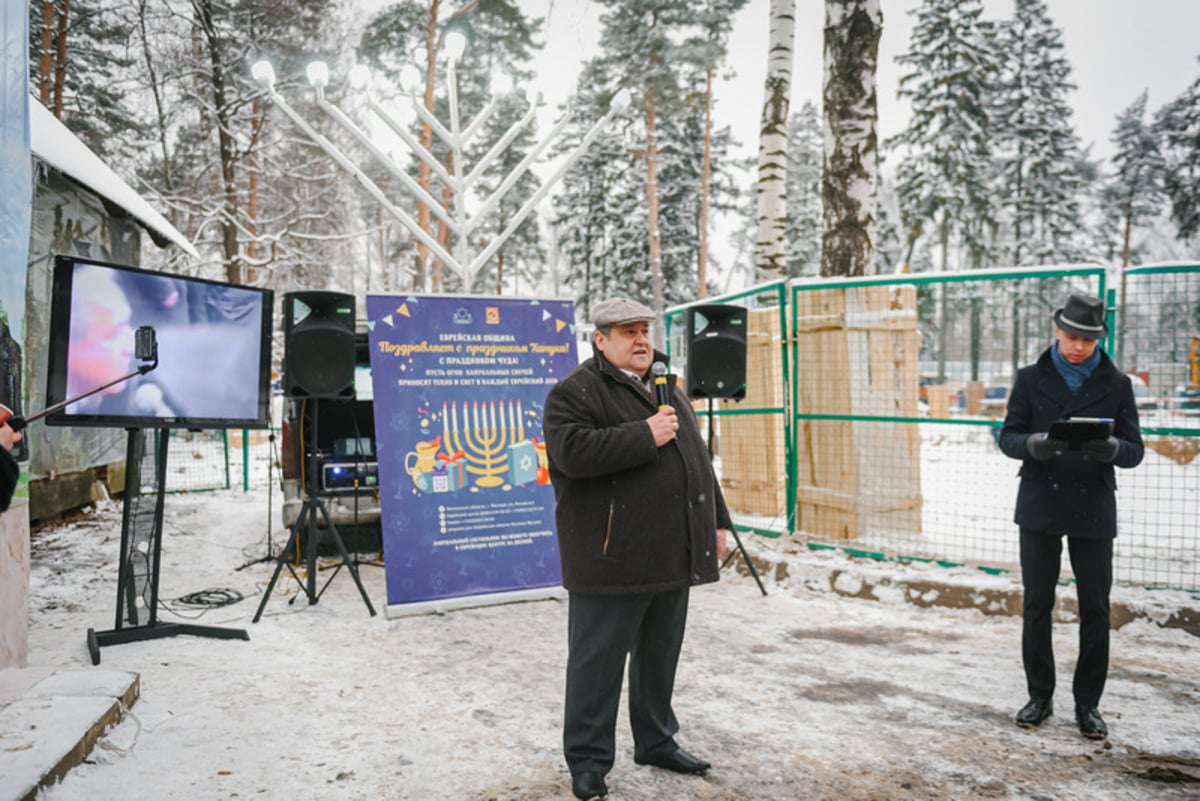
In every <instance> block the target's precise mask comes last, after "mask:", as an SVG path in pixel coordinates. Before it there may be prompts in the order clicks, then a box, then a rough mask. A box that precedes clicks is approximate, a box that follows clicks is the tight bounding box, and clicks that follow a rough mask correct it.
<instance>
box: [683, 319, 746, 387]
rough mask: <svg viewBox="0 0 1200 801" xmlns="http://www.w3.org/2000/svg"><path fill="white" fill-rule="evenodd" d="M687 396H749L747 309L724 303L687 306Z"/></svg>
mask: <svg viewBox="0 0 1200 801" xmlns="http://www.w3.org/2000/svg"><path fill="white" fill-rule="evenodd" d="M686 336H687V340H686V341H687V375H686V376H685V379H686V383H687V391H688V397H691V398H731V399H733V400H742V399H743V398H745V397H746V309H745V307H743V306H730V305H726V304H723V303H707V304H702V305H700V306H689V307H688V310H687V332H686Z"/></svg>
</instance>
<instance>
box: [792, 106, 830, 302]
mask: <svg viewBox="0 0 1200 801" xmlns="http://www.w3.org/2000/svg"><path fill="white" fill-rule="evenodd" d="M787 153H788V167H787V201H788V212H787V275H788V278H797V277H800V276H811V275H820V273H821V232H822V230H823V229H824V218H823V216H822V212H821V164H822V159H823V155H824V132H823V130H822V125H821V119H820V116H819V115H818V114H817V108H816V106H814V105H813V104H812V102H811V101H807V100H806V101H805V102H804V105H802V106H801V107H800V110H799V111H798V112H796V113H795V114H793V115H792V118H791V119H790V120H789V121H788V146H787Z"/></svg>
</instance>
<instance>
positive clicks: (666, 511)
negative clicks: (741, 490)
mask: <svg viewBox="0 0 1200 801" xmlns="http://www.w3.org/2000/svg"><path fill="white" fill-rule="evenodd" d="M655 359H657V360H659V361H663V362H666V357H665V356H664V355H662V354H660V353H656V354H655ZM670 378H671V387H672V393H673V394H672V397H671V405H672V406H673V407H674V408H675V412H676V414H677V415H678V419H679V430H678V432H677V435H676V438H675V439H674V440H672V441H670V442H668V443H667V444H666V445H664V446H662V447H661V448H659V447H657V446H655V444H654V435H653V433H651V431H650V426H649V425H647V423H646V418H648V417H650V416H652V415H653V414H655V413H656V412H657V410H658V409H657V406H656V405H655V403H654V402H653V401H652V400H651V398H650V396H649V395H648V394H647V393H646V391H645V390H644V389H643V388H642V387H641V386H639V385H638V384H637V383H636V382H635V381H634V380H633V379H632V378H631V377H630V376H628V375H627V374H626V373H624V372H622V371H621V370H619V369H617V368H616V367H615V366H613V364H612V363H611V362H609V361H608V360H607V359H606V358H605V357H604V354H603V353H602V352H600V351H599V350H596V351H595V355H594V356H593V357H592V358H590V359H588V360H587V361H585V362H583V363H582V364H581V365H579V367H577V368H576V369H575V370H574V371H573V372H572V373H571V374H570V375H568V376H567V377H566V378H564V379H563V380H562V381H560V382H559V383H558V384H555V385H554V386H553V387H552V388H551V389H550V393H549V395H548V396H547V398H546V409H545V413H544V415H543V418H542V421H543V433H544V435H545V438H546V456H547V457H548V461H549V467H550V481H551V483H552V484H553V485H554V495H555V499H556V501H557V508H556V512H555V519H556V522H557V524H558V550H559V556H560V558H561V560H562V580H563V586H564V587H566V588H567V590H569V591H571V592H575V593H583V594H595V595H623V594H637V593H652V592H665V591H668V590H677V589H682V588H684V587H688V586H691V585H694V584H704V583H707V582H711V581H716V580H717V578H718V567H719V566H718V564H717V547H716V530H717V529H718V528H730V527H731V525H732V523H731V521H730V517H729V512H728V510H727V509H726V508H725V499H724V497H723V496H722V495H721V488H720V486H719V484H718V483H717V478H716V475H715V473H714V472H713V468H712V461H711V460H710V458H709V455H708V448H707V446H706V445H705V442H704V439H703V437H702V436H701V433H700V426H699V424H698V422H697V420H696V415H695V413H694V412H693V411H692V407H691V404H690V403H689V402H688V401H687V399H686V398H685V397H684V395H683V392H682V390H681V389H680V388H678V387H676V386H675V382H674V378H675V377H674V376H671V377H670Z"/></svg>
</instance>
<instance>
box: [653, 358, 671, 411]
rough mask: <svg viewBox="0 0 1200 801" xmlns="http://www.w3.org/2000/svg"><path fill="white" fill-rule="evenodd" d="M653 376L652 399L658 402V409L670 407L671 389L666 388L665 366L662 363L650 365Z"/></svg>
mask: <svg viewBox="0 0 1200 801" xmlns="http://www.w3.org/2000/svg"><path fill="white" fill-rule="evenodd" d="M650 372H651V373H652V374H653V375H654V397H655V399H657V400H658V408H660V409H661V408H662V407H664V406H670V405H671V388H670V387H668V386H667V366H666V365H665V364H663V363H662V362H655V363H654V364H652V365H650Z"/></svg>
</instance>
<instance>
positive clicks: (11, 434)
mask: <svg viewBox="0 0 1200 801" xmlns="http://www.w3.org/2000/svg"><path fill="white" fill-rule="evenodd" d="M23 436H24V435H23V434H21V432H20V431H13V430H12V428H10V427H9V425H8V423H5V424H4V425H0V446H3V447H4V449H5V450H12V446H13V445H16V444H17V443H18V442H20V441H21V439H22V437H23Z"/></svg>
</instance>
